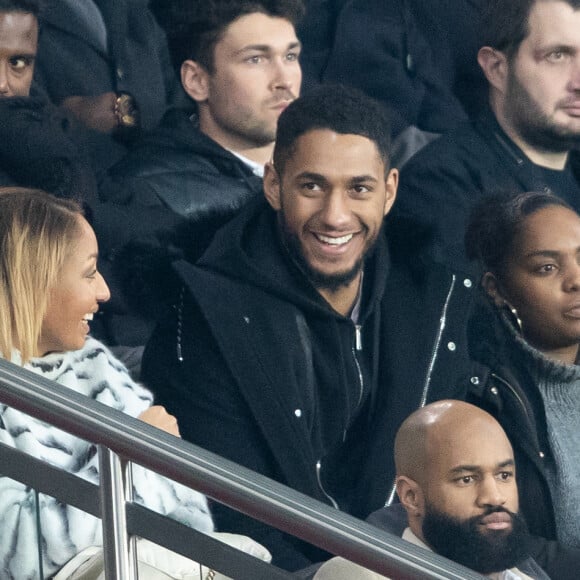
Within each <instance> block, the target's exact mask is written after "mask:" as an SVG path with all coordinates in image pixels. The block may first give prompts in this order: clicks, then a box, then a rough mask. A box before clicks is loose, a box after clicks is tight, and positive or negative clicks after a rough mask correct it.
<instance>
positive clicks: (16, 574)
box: [0, 338, 213, 580]
mask: <svg viewBox="0 0 580 580" xmlns="http://www.w3.org/2000/svg"><path fill="white" fill-rule="evenodd" d="M12 360H13V361H14V362H16V363H17V364H19V362H20V358H19V353H13V356H12ZM25 368H27V369H28V370H31V371H33V372H35V373H37V374H39V375H42V376H44V377H45V378H48V379H51V380H54V381H56V382H58V383H60V384H61V385H64V386H66V387H69V388H70V389H72V390H74V391H76V392H77V393H81V394H84V395H86V396H87V397H89V398H91V399H93V400H95V401H99V402H101V403H104V404H105V405H107V406H109V407H113V408H115V409H117V410H120V411H122V412H124V413H127V414H128V415H131V416H132V417H137V416H138V415H139V414H141V413H142V412H143V411H144V410H145V409H147V408H148V407H150V406H151V404H152V400H153V397H152V395H151V393H150V392H149V391H148V390H147V389H145V388H143V387H142V386H140V385H138V384H136V383H135V382H133V380H132V379H131V378H130V376H129V373H128V372H127V369H126V368H125V367H124V366H123V365H122V364H121V363H120V362H119V361H118V360H116V359H115V358H114V356H113V355H112V354H111V353H110V351H109V350H108V349H107V348H106V347H105V346H104V345H102V344H101V343H100V342H98V341H96V340H94V339H92V338H88V339H87V341H86V343H85V345H84V347H83V348H82V349H80V350H78V351H74V352H66V353H54V354H49V355H47V356H44V357H41V358H37V359H32V360H31V361H30V362H28V363H27V364H26V365H25ZM0 442H2V443H5V444H7V445H10V446H12V447H15V448H17V449H19V450H21V451H24V452H26V453H28V454H30V455H32V456H34V457H36V458H38V459H40V460H42V461H45V462H47V463H49V464H51V465H53V466H56V467H60V468H62V469H64V470H66V471H68V472H69V473H73V474H75V475H77V476H79V477H81V478H83V479H85V480H88V481H90V482H93V483H98V480H99V474H98V456H97V453H96V449H95V446H94V445H92V444H90V443H88V442H87V441H84V440H82V439H79V438H78V437H74V436H73V435H70V434H68V433H66V432H64V431H61V430H59V429H57V428H55V427H53V426H51V425H48V424H46V423H43V422H42V421H38V420H36V419H34V418H32V417H30V416H28V415H26V414H24V413H21V412H20V411H16V410H15V409H12V408H9V407H6V405H0ZM133 483H134V490H135V493H134V496H135V501H136V502H138V503H141V504H142V505H144V506H146V507H148V508H149V509H151V510H153V511H156V512H158V513H160V514H162V515H168V516H170V517H172V518H174V519H176V520H178V521H180V522H182V523H184V524H186V525H189V526H191V527H193V528H195V529H197V530H200V531H203V532H210V531H212V530H213V522H212V519H211V515H210V513H209V509H208V506H207V501H206V499H205V497H204V496H203V495H202V494H200V493H198V492H196V491H193V490H190V489H189V488H186V487H184V486H182V485H181V484H178V483H175V482H173V481H171V480H169V479H167V478H165V477H163V476H161V475H158V474H157V473H154V472H152V471H149V470H146V469H144V468H142V467H140V466H138V465H134V466H133ZM37 512H38V518H39V521H40V528H41V536H42V547H43V550H42V561H43V571H44V575H45V576H48V575H50V574H53V573H54V572H56V570H58V569H59V568H60V567H61V566H63V565H64V564H65V563H66V562H67V561H68V560H70V559H71V558H72V557H73V556H75V555H76V554H77V553H79V552H81V551H82V550H83V549H85V548H87V547H89V546H95V545H101V544H102V540H101V524H100V520H99V519H98V518H95V517H93V516H91V515H89V514H86V513H84V512H82V511H80V510H78V509H76V508H73V507H70V506H66V505H63V504H62V503H60V502H58V501H57V500H55V499H54V498H51V497H48V496H46V495H39V496H38V506H37V496H36V493H35V492H34V491H33V490H31V489H30V488H28V487H26V486H25V485H23V484H21V483H18V482H16V481H13V480H11V479H9V478H6V477H1V478H0V530H1V533H0V578H2V580H8V579H12V578H14V579H15V580H22V579H31V580H32V579H36V578H39V577H40V576H39V571H38V568H39V565H38V547H37Z"/></svg>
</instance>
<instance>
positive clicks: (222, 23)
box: [156, 0, 305, 73]
mask: <svg viewBox="0 0 580 580" xmlns="http://www.w3.org/2000/svg"><path fill="white" fill-rule="evenodd" d="M255 12H261V13H263V14H266V15H267V16H272V17H277V18H284V19H285V20H288V21H290V22H291V23H292V24H293V25H294V26H296V25H297V24H298V22H299V21H300V19H301V18H302V17H303V15H304V13H305V8H304V3H303V1H302V0H209V1H208V2H201V1H199V0H197V1H196V0H185V1H184V0H180V1H177V2H175V1H174V2H171V3H170V4H169V5H168V6H167V7H163V8H158V9H157V12H156V14H157V18H158V19H159V21H160V23H161V25H162V26H163V27H164V28H165V30H166V32H167V39H168V43H169V50H170V52H171V59H172V61H173V66H174V67H175V69H176V70H179V69H180V67H181V64H182V63H183V61H184V60H188V59H191V60H194V61H196V62H198V63H199V64H201V65H202V66H203V67H204V68H205V69H206V71H207V72H209V73H213V72H214V62H213V56H214V48H215V45H216V44H217V43H218V41H219V40H220V38H221V35H222V34H223V32H224V31H225V29H226V28H227V27H228V26H229V25H230V24H231V23H232V22H233V21H234V20H237V19H238V18H240V17H241V16H244V15H246V14H253V13H255Z"/></svg>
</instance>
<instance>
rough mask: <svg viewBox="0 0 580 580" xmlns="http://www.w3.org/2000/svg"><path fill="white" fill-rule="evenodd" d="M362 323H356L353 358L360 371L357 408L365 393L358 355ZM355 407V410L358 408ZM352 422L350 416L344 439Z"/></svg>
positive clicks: (358, 371) (360, 348)
mask: <svg viewBox="0 0 580 580" xmlns="http://www.w3.org/2000/svg"><path fill="white" fill-rule="evenodd" d="M361 332H362V325H360V324H355V325H354V346H353V347H352V358H353V359H354V364H355V365H356V371H357V373H358V385H359V393H358V403H357V404H356V409H358V408H359V407H360V404H361V401H362V398H363V394H364V378H363V374H362V371H361V368H360V363H359V362H358V358H357V356H356V353H357V351H358V352H360V351H361V350H362V335H361ZM356 409H355V410H356ZM349 424H350V417H349V418H348V422H347V427H345V429H344V431H343V433H342V441H343V442H344V441H345V440H346V431H347V428H348V425H349Z"/></svg>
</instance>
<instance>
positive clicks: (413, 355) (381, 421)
mask: <svg viewBox="0 0 580 580" xmlns="http://www.w3.org/2000/svg"><path fill="white" fill-rule="evenodd" d="M395 225H396V224H389V225H387V227H386V228H385V231H386V235H383V234H382V235H381V236H380V239H379V241H378V243H377V246H376V249H375V250H374V252H373V253H372V255H371V256H370V258H369V259H368V260H367V261H366V264H365V269H364V282H363V297H362V305H361V315H360V319H359V321H358V325H355V324H354V323H353V321H352V320H351V319H350V318H347V317H344V316H342V315H340V314H338V313H337V312H336V311H334V310H333V309H332V308H331V307H330V305H329V304H328V303H327V302H326V301H325V300H324V299H323V298H322V297H321V295H320V294H319V293H318V292H317V291H316V290H315V289H314V287H313V286H312V285H311V284H310V282H309V281H308V280H307V278H306V277H305V276H304V275H303V274H302V273H301V271H300V270H299V269H298V268H297V266H295V265H294V262H293V261H292V260H290V258H289V256H288V254H287V252H286V250H285V248H284V246H283V245H282V243H281V242H280V239H279V237H278V230H277V220H276V214H275V213H274V211H273V210H271V209H270V208H269V207H267V206H266V205H265V203H261V204H259V205H258V206H257V207H252V208H248V209H247V210H246V211H245V212H243V213H242V214H241V215H240V216H239V217H238V218H236V219H235V220H233V221H232V222H230V223H229V224H227V225H226V226H225V227H224V228H223V229H221V230H220V231H219V232H218V234H217V235H216V237H215V239H214V241H213V243H212V245H211V246H210V248H209V250H208V251H207V252H206V254H205V255H204V256H203V258H202V259H201V261H200V262H199V263H198V265H197V266H192V265H191V264H189V263H186V262H180V263H178V264H176V270H177V272H178V274H179V276H180V277H181V280H182V282H183V287H184V288H183V292H182V297H181V300H178V304H177V307H176V311H175V314H174V316H173V317H171V318H168V319H167V320H165V321H164V322H162V323H161V324H160V326H159V327H158V329H157V330H156V332H155V333H154V335H153V338H152V339H151V341H150V342H149V344H148V346H147V349H146V352H145V355H144V359H143V380H144V381H145V383H146V384H147V385H148V386H149V387H150V388H152V389H153V391H154V392H155V394H156V397H157V400H158V402H159V403H160V404H163V405H165V406H166V407H167V409H168V411H169V412H170V413H172V414H174V415H175V416H176V417H177V418H178V420H179V425H180V430H181V434H182V436H183V438H184V439H186V440H189V441H191V442H193V443H196V444H198V445H201V446H202V447H205V448H207V449H210V450H211V451H214V452H216V453H218V454H220V455H223V456H225V457H227V458H229V459H231V460H233V461H236V462H238V463H241V464H243V465H245V466H246V467H249V468H250V469H253V470H255V471H258V472H260V473H262V474H264V475H266V476H269V477H271V478H273V479H275V480H278V481H280V482H282V483H285V484H286V485H289V486H290V487H292V488H295V489H297V490H299V491H301V492H303V493H306V494H308V495H310V496H313V497H315V498H318V499H320V500H321V501H325V502H327V503H332V502H335V504H337V505H338V506H339V507H340V508H341V509H343V510H345V511H347V512H349V513H351V514H353V515H355V516H359V517H366V516H367V515H368V514H369V513H370V512H371V511H373V510H375V509H377V508H379V507H381V506H382V505H384V504H385V503H387V502H389V501H391V491H392V488H393V482H394V476H395V471H394V464H393V442H394V436H395V433H396V431H397V429H398V427H399V425H400V423H401V422H402V421H403V420H404V419H405V418H406V417H407V415H409V414H410V413H411V412H412V411H414V410H415V409H416V408H418V407H419V406H421V405H423V404H424V403H426V402H429V401H432V400H436V399H440V398H445V397H452V396H457V393H456V392H455V391H454V390H453V388H452V386H453V385H455V384H456V383H457V378H458V376H459V374H461V373H462V371H463V372H466V371H467V366H466V364H467V360H466V344H465V328H466V315H467V311H468V308H469V305H470V299H471V294H472V290H471V288H472V282H471V280H469V279H467V278H465V277H462V276H458V275H453V274H450V273H449V272H448V271H446V270H444V269H442V268H438V267H436V268H430V267H427V266H425V264H423V262H422V259H421V254H420V248H417V247H416V246H413V242H412V241H409V240H408V239H405V240H399V239H398V238H397V236H396V232H395ZM400 225H401V226H402V228H401V229H402V230H403V231H405V232H412V231H413V229H412V228H410V227H406V226H407V225H408V224H405V225H403V224H400ZM330 498H332V499H330ZM215 515H216V521H217V524H218V526H219V527H220V528H221V529H223V530H227V531H236V532H241V533H245V534H248V535H250V536H252V537H253V538H254V539H256V540H258V541H259V542H261V543H263V544H264V545H266V547H268V549H270V550H271V552H272V553H273V555H274V562H275V563H277V564H279V565H281V566H283V567H286V568H288V569H298V568H301V567H304V566H306V565H308V564H309V563H310V562H312V561H317V560H319V559H320V557H321V556H320V553H318V552H317V551H314V550H312V549H310V548H311V547H310V548H309V547H307V546H306V545H304V544H303V543H300V542H296V541H293V540H292V539H290V538H288V537H285V536H283V535H282V534H280V533H279V532H277V531H275V530H273V529H271V528H268V527H266V526H264V525H263V524H259V523H257V522H252V521H251V520H249V519H248V518H247V517H244V516H241V515H239V514H236V513H234V512H232V511H231V510H228V509H225V508H222V507H221V506H216V507H215Z"/></svg>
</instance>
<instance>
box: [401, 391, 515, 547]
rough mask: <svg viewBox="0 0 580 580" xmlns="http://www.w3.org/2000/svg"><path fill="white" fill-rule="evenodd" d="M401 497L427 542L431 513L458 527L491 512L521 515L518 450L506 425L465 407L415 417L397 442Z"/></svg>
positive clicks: (447, 405)
mask: <svg viewBox="0 0 580 580" xmlns="http://www.w3.org/2000/svg"><path fill="white" fill-rule="evenodd" d="M395 463H396V468H397V493H398V495H399V499H400V500H401V503H402V504H403V505H404V506H405V509H406V510H407V515H408V520H409V526H410V527H411V529H412V530H413V532H414V533H415V534H416V535H418V536H419V537H422V536H423V534H422V528H423V522H424V518H425V515H426V513H427V512H428V511H429V510H435V511H437V512H438V513H440V514H444V515H445V516H450V517H453V518H455V519H456V520H457V521H463V520H467V519H469V518H472V517H478V516H479V515H481V514H483V513H485V512H486V510H488V509H498V508H503V507H505V508H506V509H508V510H509V511H510V512H517V511H518V498H517V487H516V483H515V465H514V456H513V450H512V447H511V445H510V442H509V440H508V438H507V436H506V434H505V432H504V430H503V429H502V428H501V426H500V424H499V423H498V422H497V421H496V420H495V419H494V418H493V417H492V416H491V415H490V414H489V413H486V412H485V411H482V410H481V409H479V408H478V407H475V406H474V405H470V404H469V403H464V402H462V401H452V400H444V401H438V402H436V403H432V404H430V405H427V406H425V407H423V408H422V409H419V410H418V411H416V412H415V413H413V414H412V415H410V416H409V417H408V418H407V419H406V420H405V421H404V422H403V424H402V425H401V427H400V428H399V431H398V433H397V437H396V439H395Z"/></svg>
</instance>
